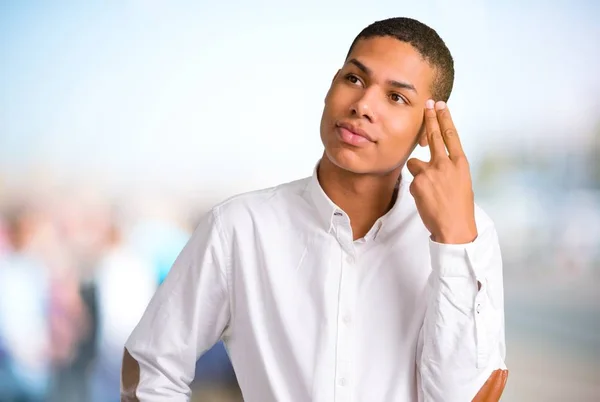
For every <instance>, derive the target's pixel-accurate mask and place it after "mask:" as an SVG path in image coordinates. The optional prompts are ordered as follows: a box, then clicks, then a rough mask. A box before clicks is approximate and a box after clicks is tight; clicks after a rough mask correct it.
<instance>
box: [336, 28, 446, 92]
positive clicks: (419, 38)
mask: <svg viewBox="0 0 600 402" xmlns="http://www.w3.org/2000/svg"><path fill="white" fill-rule="evenodd" d="M380 36H389V37H392V38H396V39H398V40H399V41H402V42H406V43H408V44H410V45H412V47H414V48H415V49H416V50H417V51H418V52H419V53H420V54H421V56H422V57H423V59H424V60H426V61H427V62H428V63H429V64H430V65H431V66H432V67H433V68H434V69H435V78H434V82H433V85H432V88H431V92H432V95H433V98H434V100H443V101H447V100H448V98H450V93H451V92H452V86H453V85H454V60H453V59H452V55H451V54H450V50H449V49H448V47H447V46H446V44H445V43H444V41H443V40H442V38H440V36H439V35H438V33H437V32H436V31H435V30H434V29H432V28H430V27H429V26H427V25H425V24H423V23H422V22H420V21H417V20H415V19H412V18H406V17H395V18H388V19H385V20H381V21H376V22H374V23H372V24H371V25H369V26H368V27H366V28H365V29H363V30H362V31H361V32H360V33H359V34H358V36H357V37H356V38H354V41H353V42H352V45H350V49H349V50H348V54H347V55H346V58H348V57H349V56H350V53H351V52H352V49H353V48H354V46H355V45H356V43H357V42H358V41H359V40H361V39H369V38H375V37H380Z"/></svg>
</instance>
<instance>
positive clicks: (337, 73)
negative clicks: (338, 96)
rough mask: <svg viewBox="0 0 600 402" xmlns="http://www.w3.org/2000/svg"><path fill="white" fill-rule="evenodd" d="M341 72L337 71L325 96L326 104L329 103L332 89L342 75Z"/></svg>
mask: <svg viewBox="0 0 600 402" xmlns="http://www.w3.org/2000/svg"><path fill="white" fill-rule="evenodd" d="M340 71H341V70H337V72H336V73H335V75H334V76H333V79H332V80H331V85H330V86H329V89H328V90H327V94H326V95H325V99H324V101H325V102H327V97H328V96H329V92H330V91H331V88H332V87H333V83H334V82H335V80H336V79H337V77H338V75H340Z"/></svg>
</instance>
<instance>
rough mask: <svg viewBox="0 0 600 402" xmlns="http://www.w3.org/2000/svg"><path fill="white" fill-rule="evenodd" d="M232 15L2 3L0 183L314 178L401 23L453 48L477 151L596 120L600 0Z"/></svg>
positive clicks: (244, 9)
mask: <svg viewBox="0 0 600 402" xmlns="http://www.w3.org/2000/svg"><path fill="white" fill-rule="evenodd" d="M232 4H235V3H231V2H220V3H213V2H210V3H208V2H192V1H187V2H160V1H141V0H138V1H110V2H95V3H94V2H53V3H50V2H41V1H39V2H32V1H21V2H17V1H14V2H9V1H7V0H5V1H2V2H0V40H1V41H0V61H1V62H0V169H3V170H4V171H5V172H9V174H11V175H12V174H14V175H18V174H19V172H22V171H23V170H24V169H28V168H30V167H32V166H44V167H47V168H48V169H50V170H52V171H53V172H55V174H57V175H59V176H69V175H75V173H78V174H81V175H86V174H89V175H92V174H100V173H99V172H102V173H101V174H102V175H104V176H107V177H110V178H113V179H114V180H143V179H144V178H148V180H158V181H160V180H178V179H179V180H182V181H186V180H187V181H189V180H194V181H197V182H198V183H201V184H202V183H204V184H207V185H210V184H211V183H216V182H222V181H228V182H230V183H231V185H232V186H238V187H240V186H241V187H240V188H246V187H248V188H251V187H256V186H257V185H258V186H262V185H270V184H274V183H278V182H281V181H285V180H288V179H289V180H291V179H293V178H296V177H302V176H305V175H307V174H310V171H311V169H312V167H313V165H314V163H315V162H316V158H318V157H319V155H320V152H321V145H320V142H319V139H318V124H319V119H320V113H321V108H322V99H323V97H324V95H325V92H326V90H327V87H328V84H329V81H330V79H331V77H332V75H333V74H334V73H335V70H336V69H337V68H338V67H339V65H340V63H341V62H342V61H343V57H344V56H345V52H346V51H347V47H348V45H349V44H350V42H351V41H352V39H353V38H354V36H355V35H356V34H357V33H358V31H360V29H362V28H363V27H364V26H365V25H367V24H369V23H370V22H372V21H374V20H376V19H380V18H385V17H388V16H396V15H406V16H412V17H416V18H418V19H421V20H422V21H423V22H426V23H428V24H430V25H431V26H433V27H434V28H436V29H437V30H438V32H439V33H440V34H441V35H442V37H443V38H444V39H445V40H446V42H447V43H448V46H449V47H450V49H451V50H452V52H453V54H454V57H455V61H456V69H457V77H456V84H455V92H454V94H453V97H452V99H451V107H452V110H453V113H454V116H455V120H456V122H457V124H458V127H459V130H460V132H461V134H462V136H463V138H464V141H465V142H466V147H467V150H468V151H469V150H470V151H471V152H472V153H476V151H477V149H479V148H480V147H484V146H489V144H490V143H492V144H498V146H505V147H511V146H519V144H521V143H522V142H523V141H525V142H527V141H529V142H532V141H533V142H534V143H535V142H536V141H540V140H541V141H551V142H558V143H561V142H566V143H569V142H570V141H577V135H579V134H578V133H584V132H586V130H589V128H590V127H591V126H593V124H594V123H596V122H597V119H598V117H597V116H598V113H596V112H595V110H596V108H598V107H600V96H599V95H598V93H599V91H600V79H599V77H598V71H600V46H598V43H600V28H599V24H598V23H597V18H598V16H600V6H598V5H597V3H594V2H592V1H588V2H581V1H580V2H573V1H571V2H568V1H560V2H542V1H532V2H527V5H523V4H522V3H521V2H517V1H505V2H501V1H497V2H491V1H477V0H464V1H442V0H437V1H434V0H429V1H412V2H399V1H381V2H377V3H372V4H371V5H369V6H368V7H367V6H366V4H367V3H366V2H348V1H346V2H328V6H317V4H318V2H316V1H308V2H304V3H303V4H302V5H295V6H292V7H290V6H284V5H281V4H280V3H279V2H276V1H274V0H263V1H260V2H254V3H252V5H251V6H250V5H248V4H246V2H241V1H240V2H239V3H238V4H237V5H236V6H232ZM482 133H485V136H484V135H482ZM490 133H493V136H492V135H490ZM490 137H491V138H490ZM206 172H218V174H217V175H215V174H214V173H213V174H208V173H206ZM5 174H6V173H5ZM84 177H85V176H84Z"/></svg>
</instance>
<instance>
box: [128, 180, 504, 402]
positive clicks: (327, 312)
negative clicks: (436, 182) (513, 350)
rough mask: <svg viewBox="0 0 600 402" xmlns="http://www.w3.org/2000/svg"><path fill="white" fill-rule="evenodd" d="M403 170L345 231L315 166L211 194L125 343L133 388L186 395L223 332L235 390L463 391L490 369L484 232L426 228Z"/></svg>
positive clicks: (366, 396) (495, 270) (494, 342)
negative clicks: (389, 195)
mask: <svg viewBox="0 0 600 402" xmlns="http://www.w3.org/2000/svg"><path fill="white" fill-rule="evenodd" d="M408 177H409V175H408V173H407V172H403V179H402V180H401V182H400V185H399V192H398V198H397V200H396V202H395V204H394V206H393V208H392V209H391V210H390V211H389V212H388V213H387V214H386V215H385V216H383V217H381V218H380V219H379V220H378V221H377V222H376V223H375V225H374V226H373V227H372V228H371V230H370V231H369V232H368V234H367V235H366V236H365V237H364V238H362V239H359V240H356V241H353V236H352V230H351V227H350V221H349V219H348V216H347V215H346V214H345V213H344V212H343V211H342V210H341V209H340V208H338V207H337V206H336V205H335V204H334V203H333V202H332V201H331V200H330V199H329V198H328V197H327V196H326V194H325V193H324V192H323V190H322V188H321V186H320V185H319V182H318V179H317V177H316V171H315V173H314V174H313V176H312V177H310V178H307V179H303V180H299V181H295V182H291V183H287V184H283V185H280V186H277V187H274V188H270V189H266V190H261V191H255V192H251V193H247V194H243V195H239V196H236V197H233V198H231V199H229V200H227V201H225V202H223V203H221V204H220V205H217V206H215V207H214V208H213V209H212V210H211V211H210V212H209V213H208V214H207V215H206V216H205V217H204V219H203V220H202V222H201V223H200V224H199V226H198V227H197V229H196V230H195V232H194V234H193V235H192V237H191V239H190V240H189V242H188V243H187V245H186V246H185V247H184V249H183V251H182V253H181V254H180V256H179V257H178V259H177V260H176V262H175V264H174V266H173V268H172V270H171V272H170V273H169V275H168V277H167V279H166V281H165V282H164V283H163V285H162V286H161V287H160V288H159V290H158V291H157V293H156V295H155V296H154V298H153V299H152V301H151V302H150V305H149V307H148V309H147V311H146V312H145V314H144V316H143V318H142V320H141V322H140V323H139V325H138V326H137V327H136V329H135V330H134V332H133V334H132V335H131V337H130V338H129V340H128V342H127V344H126V347H127V350H128V351H129V353H130V354H131V355H132V356H133V357H134V358H135V359H136V360H137V361H138V362H139V365H140V382H139V385H138V388H137V396H138V398H139V400H140V401H144V402H146V401H147V402H150V401H167V400H168V401H188V400H189V398H190V389H189V386H188V384H189V383H190V382H191V381H192V380H193V378H194V366H195V362H196V359H197V358H198V357H199V356H200V355H201V354H202V353H203V352H205V351H206V350H208V349H209V348H210V347H211V346H212V345H213V344H215V343H216V342H217V341H218V340H219V339H223V340H224V341H225V344H226V346H227V349H228V352H229V355H230V358H231V361H232V364H233V367H234V369H235V372H236V375H237V379H238V381H239V384H240V387H241V390H242V394H243V397H244V400H245V401H246V402H270V401H280V402H308V401H315V402H351V401H352V402H379V401H381V402H384V401H385V402H389V401H459V402H465V401H471V400H472V398H473V397H474V396H475V395H476V393H477V392H478V391H479V389H480V388H481V386H482V385H483V384H484V383H485V381H486V380H487V378H488V377H489V376H490V374H491V373H492V371H493V370H495V369H498V368H505V365H504V357H505V343H504V307H503V306H504V300H503V283H502V261H501V256H500V249H499V246H498V240H497V236H496V232H495V229H494V226H493V223H492V221H491V220H490V219H489V218H488V217H487V215H485V213H484V212H483V211H482V210H481V209H479V208H477V209H476V222H477V228H478V233H479V236H478V237H477V239H476V240H475V241H474V242H473V243H470V244H464V245H444V244H439V243H435V242H433V241H431V240H430V233H429V232H428V231H427V229H426V228H425V226H424V225H423V223H422V221H421V219H420V217H419V214H418V212H417V210H416V206H415V203H414V199H413V197H412V196H411V195H410V193H409V191H408V187H409V184H410V183H409V179H407V178H408ZM478 282H480V283H481V289H480V290H479V291H478V285H477V283H478Z"/></svg>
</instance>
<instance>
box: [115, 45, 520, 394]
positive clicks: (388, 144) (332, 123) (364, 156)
mask: <svg viewBox="0 0 600 402" xmlns="http://www.w3.org/2000/svg"><path fill="white" fill-rule="evenodd" d="M434 78H435V71H434V69H433V68H432V67H431V66H430V65H429V64H428V63H427V62H425V61H424V60H423V59H422V58H421V56H420V55H419V53H418V52H417V51H416V50H415V49H414V48H413V47H412V46H411V45H409V44H406V43H404V42H400V41H398V40H396V39H393V38H388V37H379V38H372V39H366V40H360V41H359V42H358V43H357V44H356V45H355V47H354V49H353V50H352V53H351V54H350V55H349V57H348V60H347V61H346V63H345V64H344V66H343V67H342V69H341V70H340V71H338V73H337V74H336V75H335V77H334V78H333V81H332V83H331V88H330V89H329V91H328V93H327V97H326V98H325V108H324V110H323V117H322V120H321V140H322V141H323V145H324V147H325V152H324V154H323V157H322V158H321V162H320V164H319V169H318V176H319V182H320V183H321V186H322V187H323V190H324V191H325V193H326V194H327V195H328V196H329V197H330V198H331V199H332V201H333V202H334V203H336V204H337V205H338V206H339V207H340V208H342V209H343V210H344V211H345V212H346V213H347V214H348V215H349V217H350V221H351V225H352V230H353V233H354V238H355V239H359V238H361V237H364V235H365V234H366V233H367V232H368V231H369V229H370V228H371V227H372V226H373V224H374V223H375V221H376V220H377V219H379V218H380V217H381V216H383V215H384V214H385V213H386V212H387V211H389V209H390V208H391V206H392V204H393V197H394V188H395V185H396V182H397V180H398V177H399V176H400V170H401V168H402V166H404V164H406V163H407V160H408V158H409V156H410V154H411V153H412V151H413V150H414V149H415V147H416V145H417V144H420V145H421V146H426V145H431V146H430V148H431V151H432V160H431V162H423V161H418V160H414V159H412V160H411V161H410V162H409V163H408V168H409V169H410V170H411V173H413V175H415V180H414V181H413V185H411V194H412V195H413V197H415V201H416V204H417V209H418V210H419V214H420V216H421V219H422V220H423V223H424V224H425V226H426V227H427V228H428V229H429V231H430V232H431V234H432V237H433V239H434V240H436V241H439V242H442V243H457V244H460V243H466V242H471V241H473V239H474V238H475V237H476V236H477V232H476V230H475V227H474V226H475V225H474V216H473V196H472V190H471V181H470V174H469V169H468V163H467V161H466V157H464V153H463V152H462V147H461V146H460V142H459V141H458V135H457V134H456V130H455V129H454V125H453V124H452V119H451V117H450V113H449V111H448V108H447V107H446V106H445V104H443V106H444V107H443V108H442V109H440V110H437V111H436V110H435V109H427V110H426V109H425V105H426V102H427V101H428V100H430V99H431V98H432V93H431V83H432V82H433V80H434ZM437 106H438V108H439V106H441V105H440V104H438V105H437ZM339 124H342V125H348V124H350V125H351V126H352V127H353V128H354V129H358V130H362V131H363V134H366V135H368V136H369V137H370V138H371V140H368V141H365V140H364V139H363V140H360V139H356V138H354V137H351V136H350V137H349V135H350V134H349V133H348V132H347V131H343V130H342V131H341V130H340V128H339V127H338V125H339ZM344 135H345V136H346V138H350V139H351V142H352V141H355V142H356V144H355V145H352V144H349V143H348V142H345V141H344V140H343V139H342V137H343V136H344ZM443 149H446V150H448V151H449V152H450V155H442V152H441V151H443ZM414 183H416V185H415V184H414ZM444 183H453V184H456V183H459V184H460V186H454V185H451V186H446V185H445V184H444ZM457 189H458V190H457ZM455 190H456V191H455ZM449 216H450V217H454V219H448V217H449ZM507 376H508V371H506V370H496V371H494V372H493V373H492V375H491V376H490V377H489V379H488V380H487V382H486V383H485V384H484V385H483V387H482V388H481V389H480V390H479V392H478V394H477V395H476V396H475V398H474V399H473V402H497V401H498V400H499V399H500V396H501V395H502V391H503V390H504V386H505V384H506V379H507ZM139 380H140V370H139V364H138V362H137V361H136V360H135V359H134V358H133V357H132V356H131V355H130V354H129V353H128V352H127V350H125V354H124V358H123V368H122V382H123V388H124V390H125V391H126V392H125V396H123V397H122V398H121V400H122V401H137V400H138V399H137V398H136V396H135V390H136V388H137V385H138V383H139Z"/></svg>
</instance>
